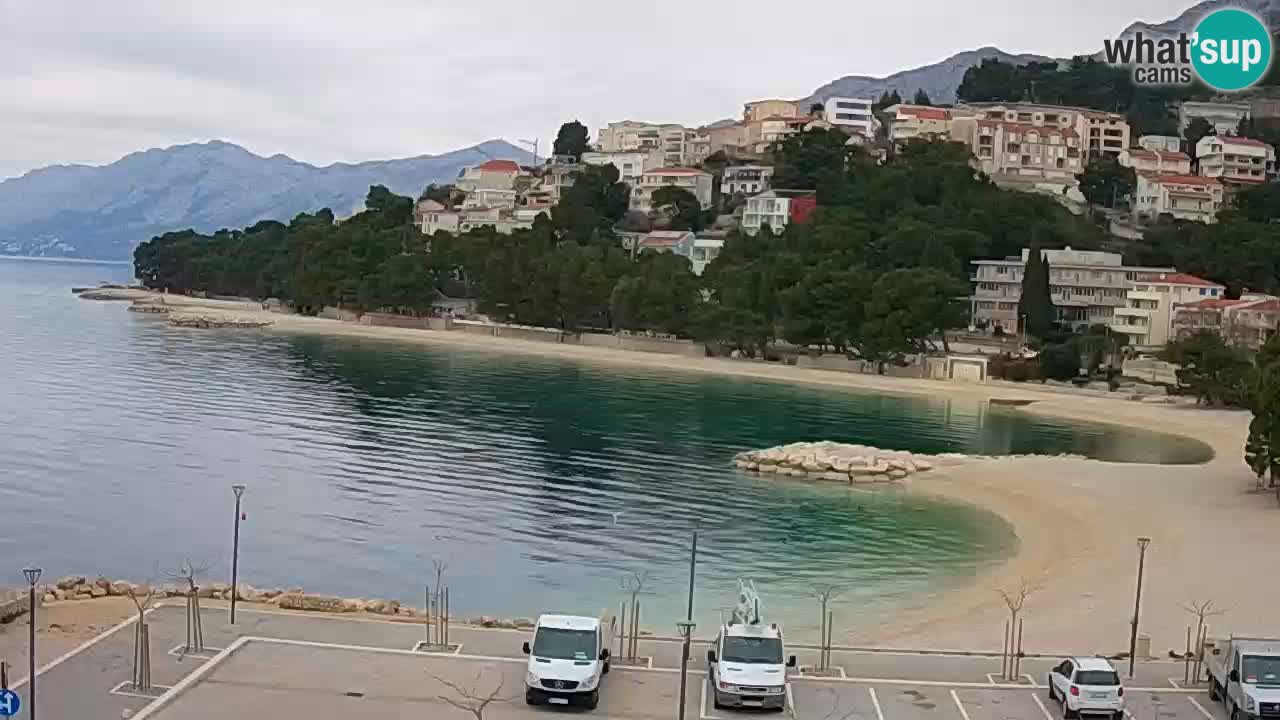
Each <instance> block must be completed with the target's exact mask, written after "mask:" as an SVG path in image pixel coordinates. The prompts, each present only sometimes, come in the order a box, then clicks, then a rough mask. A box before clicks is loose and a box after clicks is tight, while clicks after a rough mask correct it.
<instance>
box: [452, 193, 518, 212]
mask: <svg viewBox="0 0 1280 720" xmlns="http://www.w3.org/2000/svg"><path fill="white" fill-rule="evenodd" d="M516 194H517V193H516V191H515V190H492V189H489V188H480V189H478V190H475V191H474V192H469V193H467V197H466V198H465V199H463V201H462V208H463V209H464V210H474V209H477V208H503V209H506V210H514V209H515V208H516Z"/></svg>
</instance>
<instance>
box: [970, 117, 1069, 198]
mask: <svg viewBox="0 0 1280 720" xmlns="http://www.w3.org/2000/svg"><path fill="white" fill-rule="evenodd" d="M955 128H956V130H957V132H958V131H961V130H967V131H968V134H967V135H965V136H962V137H957V136H956V134H955V133H953V134H952V139H953V140H960V141H962V142H964V143H966V144H967V145H969V148H970V149H971V150H972V152H973V154H974V157H976V158H977V159H978V166H979V167H980V168H981V169H982V171H983V172H985V173H986V174H987V175H990V176H992V177H993V178H994V177H997V176H1000V175H1008V176H1012V177H1016V178H1020V179H1027V178H1030V179H1048V180H1055V181H1058V182H1066V183H1069V184H1071V185H1075V177H1076V175H1078V174H1079V173H1080V172H1082V171H1083V170H1084V150H1083V148H1082V147H1081V139H1080V133H1078V132H1077V131H1076V130H1075V129H1074V128H1071V127H1063V126H1062V125H1058V124H1041V125H1033V124H1030V123H1019V122H1010V121H1006V120H990V119H982V118H980V119H976V120H972V121H965V122H960V121H957V122H956V123H955Z"/></svg>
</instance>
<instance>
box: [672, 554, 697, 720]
mask: <svg viewBox="0 0 1280 720" xmlns="http://www.w3.org/2000/svg"><path fill="white" fill-rule="evenodd" d="M697 566H698V531H697V530H694V531H693V545H692V546H691V547H690V549H689V609H688V611H687V613H686V614H685V619H684V620H683V621H682V622H678V623H676V629H678V630H679V631H680V637H682V638H684V646H683V649H682V651H681V653H680V710H679V720H684V703H685V691H686V688H687V687H688V680H689V646H690V644H692V642H693V629H694V628H695V627H697V625H695V624H694V622H693V581H694V574H695V572H696V569H697Z"/></svg>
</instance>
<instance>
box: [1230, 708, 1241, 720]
mask: <svg viewBox="0 0 1280 720" xmlns="http://www.w3.org/2000/svg"><path fill="white" fill-rule="evenodd" d="M1231 720H1240V711H1239V710H1238V709H1236V706H1234V705H1232V706H1231Z"/></svg>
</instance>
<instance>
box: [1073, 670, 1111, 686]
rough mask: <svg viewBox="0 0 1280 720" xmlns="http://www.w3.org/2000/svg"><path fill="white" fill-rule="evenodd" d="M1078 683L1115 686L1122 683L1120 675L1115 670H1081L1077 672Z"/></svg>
mask: <svg viewBox="0 0 1280 720" xmlns="http://www.w3.org/2000/svg"><path fill="white" fill-rule="evenodd" d="M1076 684H1077V685H1091V686H1094V687H1099V686H1100V687H1115V686H1117V685H1119V684H1120V676H1119V675H1116V672H1115V671H1114V670H1081V671H1080V672H1078V673H1076Z"/></svg>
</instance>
